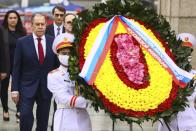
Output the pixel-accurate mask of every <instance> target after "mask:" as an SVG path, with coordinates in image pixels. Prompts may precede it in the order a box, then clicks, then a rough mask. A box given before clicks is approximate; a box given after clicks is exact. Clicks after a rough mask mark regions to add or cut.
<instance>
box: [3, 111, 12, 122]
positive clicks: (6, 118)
mask: <svg viewBox="0 0 196 131" xmlns="http://www.w3.org/2000/svg"><path fill="white" fill-rule="evenodd" d="M5 113H8V112H3V120H4V121H9V120H10V117H9V113H8V116H5Z"/></svg>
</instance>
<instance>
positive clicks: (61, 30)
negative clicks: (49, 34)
mask: <svg viewBox="0 0 196 131" xmlns="http://www.w3.org/2000/svg"><path fill="white" fill-rule="evenodd" d="M53 25H54V34H55V37H56V36H57V32H58V30H57V28H58V27H60V34H62V33H63V24H62V25H61V26H57V25H56V24H55V23H53ZM60 34H59V35H60Z"/></svg>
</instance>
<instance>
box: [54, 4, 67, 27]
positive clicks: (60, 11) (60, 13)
mask: <svg viewBox="0 0 196 131" xmlns="http://www.w3.org/2000/svg"><path fill="white" fill-rule="evenodd" d="M65 13H66V10H65V8H64V7H62V6H55V7H54V8H53V9H52V15H53V17H54V22H55V24H56V25H58V26H60V25H62V24H63V18H64V16H65Z"/></svg>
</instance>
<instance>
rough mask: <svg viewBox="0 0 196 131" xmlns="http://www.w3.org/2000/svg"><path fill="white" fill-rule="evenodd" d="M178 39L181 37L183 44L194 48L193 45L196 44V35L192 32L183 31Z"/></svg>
mask: <svg viewBox="0 0 196 131" xmlns="http://www.w3.org/2000/svg"><path fill="white" fill-rule="evenodd" d="M177 39H180V40H182V41H183V43H182V45H183V46H188V47H191V48H193V46H196V39H195V36H194V35H192V34H190V33H181V34H178V35H177Z"/></svg>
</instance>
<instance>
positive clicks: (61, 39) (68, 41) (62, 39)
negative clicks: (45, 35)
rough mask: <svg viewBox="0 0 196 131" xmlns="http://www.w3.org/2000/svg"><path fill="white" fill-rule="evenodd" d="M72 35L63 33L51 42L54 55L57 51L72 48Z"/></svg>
mask: <svg viewBox="0 0 196 131" xmlns="http://www.w3.org/2000/svg"><path fill="white" fill-rule="evenodd" d="M74 39H75V37H74V35H73V34H70V33H63V34H60V35H58V36H57V37H56V38H55V39H54V42H53V46H52V50H53V52H54V53H55V54H57V51H58V50H59V49H62V48H65V47H72V46H73V45H72V43H73V42H74Z"/></svg>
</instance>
